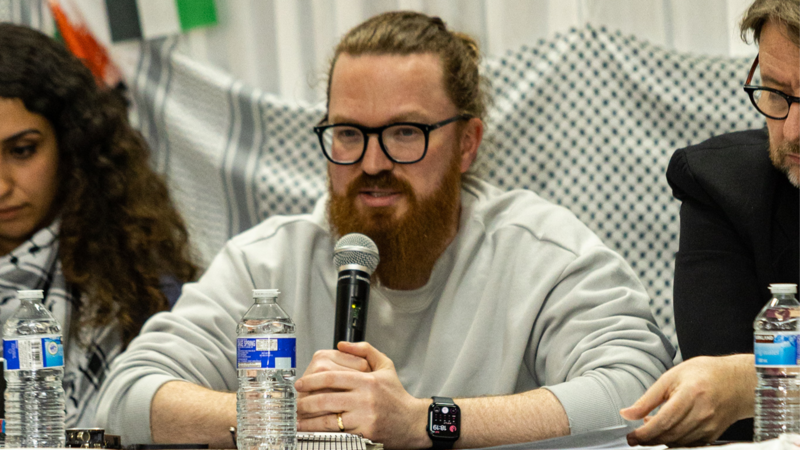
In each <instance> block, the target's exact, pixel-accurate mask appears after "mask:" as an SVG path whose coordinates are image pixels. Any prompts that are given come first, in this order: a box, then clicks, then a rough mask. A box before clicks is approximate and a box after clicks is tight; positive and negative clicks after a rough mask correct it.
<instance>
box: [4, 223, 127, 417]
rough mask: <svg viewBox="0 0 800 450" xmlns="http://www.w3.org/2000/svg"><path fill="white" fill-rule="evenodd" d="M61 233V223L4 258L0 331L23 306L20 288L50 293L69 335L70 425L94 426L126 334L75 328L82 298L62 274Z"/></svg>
mask: <svg viewBox="0 0 800 450" xmlns="http://www.w3.org/2000/svg"><path fill="white" fill-rule="evenodd" d="M58 229H59V222H58V221H56V222H54V223H53V224H51V225H50V226H49V227H46V228H43V229H41V230H39V231H38V232H37V233H36V234H34V235H33V237H31V238H30V239H29V240H27V241H25V242H24V243H23V244H22V245H20V246H19V247H17V248H16V249H14V250H13V251H12V252H11V253H9V254H7V255H5V256H2V257H0V327H2V326H3V325H4V324H5V322H6V320H8V318H9V317H11V315H12V314H13V313H14V311H16V309H17V307H18V306H19V300H17V298H16V293H17V291H18V290H23V289H41V290H43V291H44V296H45V297H44V305H45V307H47V309H48V310H50V312H51V313H52V314H53V316H54V317H55V318H56V320H58V322H59V323H60V324H61V329H62V334H63V338H62V340H63V342H64V356H65V358H64V392H65V394H66V409H67V411H66V426H67V428H70V427H81V428H85V427H93V426H96V424H94V423H93V421H94V413H95V410H96V408H97V393H98V391H99V390H100V386H101V385H102V383H103V380H104V379H105V376H106V372H107V371H108V367H109V365H110V364H111V361H112V360H113V359H114V358H115V357H116V356H117V355H118V354H119V353H120V351H121V350H122V336H121V334H120V332H119V329H118V327H117V324H116V322H112V323H111V324H109V325H108V326H106V327H103V328H100V329H88V330H86V329H84V330H71V329H70V325H71V324H72V322H73V320H74V319H75V318H73V317H72V314H73V311H74V309H73V307H74V306H76V305H78V303H77V302H80V301H81V295H80V292H78V291H77V289H75V287H74V286H71V285H69V284H68V283H67V281H66V280H65V279H64V274H63V273H62V271H61V261H60V260H59V259H58ZM76 331H77V332H76ZM81 342H84V343H86V345H82V344H81Z"/></svg>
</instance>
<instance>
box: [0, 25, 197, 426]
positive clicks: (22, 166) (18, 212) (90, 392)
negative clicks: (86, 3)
mask: <svg viewBox="0 0 800 450" xmlns="http://www.w3.org/2000/svg"><path fill="white" fill-rule="evenodd" d="M0 145H2V147H0V255H2V256H0V325H2V323H4V322H5V320H6V319H7V318H8V317H9V316H10V315H11V314H12V313H13V311H14V310H15V309H16V307H17V304H18V302H17V301H16V300H15V293H16V291H17V290H18V289H43V290H44V291H45V300H44V304H45V305H46V306H47V307H48V308H49V309H50V310H51V311H52V312H53V314H54V316H55V317H56V318H57V319H58V320H59V321H60V322H61V324H62V327H63V332H64V342H65V347H64V348H65V373H64V389H65V391H66V395H67V396H66V403H67V426H68V427H70V426H87V425H92V424H91V423H88V421H91V420H92V418H93V416H94V409H95V397H96V395H95V394H96V392H97V391H98V390H99V388H100V385H101V384H102V382H103V379H104V377H105V372H106V370H107V368H108V366H109V365H110V363H111V361H112V360H113V359H114V357H116V356H117V355H118V354H119V353H120V352H121V351H122V350H123V349H124V348H125V347H126V346H127V344H128V343H129V342H130V341H131V339H133V337H135V336H136V334H137V333H138V332H139V329H140V328H141V327H142V324H143V323H144V322H145V320H147V318H148V317H150V316H151V315H153V314H155V313H156V312H159V311H163V310H166V309H169V308H170V305H171V304H172V303H173V302H174V301H175V299H176V298H177V295H178V294H179V293H180V285H181V284H182V283H183V282H186V281H189V280H192V279H193V278H194V277H195V275H196V274H197V271H198V268H197V266H196V265H195V264H194V263H193V260H192V257H191V252H190V249H189V245H188V238H187V231H186V227H185V225H184V222H183V220H182V219H181V217H180V215H179V214H178V212H177V211H176V209H175V207H174V205H173V204H172V202H171V200H170V198H169V195H168V191H167V187H166V185H165V183H164V181H163V180H162V179H161V178H160V177H159V176H158V175H157V174H156V173H154V172H153V170H152V169H151V168H150V166H149V162H148V157H149V151H148V148H147V145H146V144H145V142H144V141H143V140H142V138H141V136H140V135H139V134H138V133H137V132H136V131H135V130H133V129H132V128H131V126H130V124H129V122H128V118H127V111H126V108H125V105H124V101H123V100H122V99H121V97H120V96H119V95H118V94H117V93H114V92H112V91H110V90H108V89H106V88H102V87H99V86H98V85H97V83H96V82H95V79H94V77H93V76H92V74H91V72H90V71H89V70H88V69H87V68H86V67H84V66H83V64H82V63H81V62H80V61H79V60H78V59H76V58H75V57H73V56H72V55H71V54H70V53H69V52H68V51H67V50H66V49H65V48H64V47H63V46H62V45H60V44H59V43H57V42H55V41H53V40H52V39H50V38H48V37H47V36H45V35H43V34H41V33H39V32H37V31H34V30H31V29H29V28H24V27H20V26H16V25H11V24H0Z"/></svg>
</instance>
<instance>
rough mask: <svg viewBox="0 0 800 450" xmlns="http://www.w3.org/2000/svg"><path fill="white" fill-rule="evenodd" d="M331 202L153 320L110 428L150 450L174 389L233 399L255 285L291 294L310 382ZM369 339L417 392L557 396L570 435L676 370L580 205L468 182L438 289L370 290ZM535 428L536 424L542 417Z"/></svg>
mask: <svg viewBox="0 0 800 450" xmlns="http://www.w3.org/2000/svg"><path fill="white" fill-rule="evenodd" d="M326 201H327V199H326V198H323V199H321V200H320V201H319V202H318V203H317V205H316V207H315V209H314V211H313V213H312V214H310V215H299V216H276V217H272V218H269V219H268V220H266V221H264V222H263V223H261V224H259V225H258V226H256V227H254V228H252V229H250V230H249V231H247V232H245V233H242V234H241V235H239V236H236V237H234V238H233V239H231V240H230V241H229V242H228V244H227V245H226V246H225V248H224V249H223V250H222V251H221V252H220V254H219V255H217V257H216V258H215V259H214V261H213V262H212V264H211V266H210V267H209V269H208V271H207V272H206V273H205V274H204V275H203V277H202V278H201V279H200V280H199V281H198V282H197V283H193V284H187V285H184V287H183V295H182V296H181V298H180V299H179V300H178V303H177V304H176V306H175V307H174V308H173V310H172V311H171V312H164V313H160V314H158V315H156V316H154V317H153V318H151V319H150V320H149V321H148V322H147V323H146V324H145V326H144V328H143V329H142V334H141V335H140V336H139V337H138V338H136V339H135V340H134V341H133V342H132V343H131V345H130V346H129V347H128V350H127V351H126V352H125V353H124V354H123V355H121V356H120V357H118V358H117V359H116V360H115V362H114V366H113V367H112V371H111V373H110V374H109V378H108V379H107V380H106V382H105V383H104V387H103V390H102V393H101V399H100V405H99V408H98V412H97V423H98V426H100V427H104V428H105V429H106V431H107V432H109V433H113V434H121V435H122V436H123V441H124V442H127V443H139V442H141V443H146V442H150V402H151V400H152V398H153V395H154V394H155V392H156V391H157V390H158V388H159V387H160V386H161V385H162V384H163V383H165V382H167V381H170V380H175V379H179V380H187V381H190V382H193V383H196V384H199V385H202V386H206V387H208V388H211V389H215V390H221V391H236V389H237V383H238V380H237V377H236V370H235V362H236V352H235V345H234V344H235V339H236V324H237V322H238V321H239V319H240V318H241V317H242V315H243V314H244V312H245V311H246V310H247V309H248V308H249V307H250V305H251V304H252V299H251V290H252V289H254V288H276V289H280V290H281V292H282V293H281V296H280V298H279V300H278V301H279V303H281V304H282V306H283V308H284V309H285V310H286V312H287V313H288V314H289V315H290V316H291V317H292V318H293V319H294V321H295V323H296V326H297V373H298V375H301V374H302V373H303V372H304V370H305V369H306V367H307V366H308V364H309V362H310V360H311V357H312V355H313V354H314V352H315V351H316V350H319V349H328V348H331V347H332V340H333V327H334V311H335V303H336V293H335V288H336V279H337V276H336V275H337V273H336V268H335V267H334V265H333V262H332V261H333V254H332V250H333V246H334V244H335V242H334V238H333V237H332V236H331V234H330V232H329V229H328V226H327V222H326V219H325V212H326ZM367 323H368V325H367V332H366V338H367V341H368V342H370V343H371V344H372V345H374V346H375V347H376V348H377V349H378V350H380V351H382V352H383V353H385V354H386V355H387V356H389V358H391V359H392V361H393V362H394V364H395V366H396V368H397V371H398V375H399V377H400V381H401V382H402V383H403V386H404V387H405V389H406V390H407V391H408V392H409V393H410V394H412V395H414V396H416V397H419V398H424V397H430V396H432V395H442V396H449V397H474V396H483V395H500V394H511V393H517V392H524V391H527V390H531V389H536V388H539V387H546V388H547V389H549V390H550V391H551V392H553V394H555V395H556V397H557V398H558V399H559V401H560V402H561V404H562V406H563V407H564V409H565V410H566V413H567V416H568V418H569V424H570V430H571V433H573V434H576V433H580V432H585V431H588V430H593V429H597V428H601V427H606V426H612V425H618V424H622V423H624V421H623V419H622V418H621V417H620V416H619V412H618V411H619V409H621V408H623V407H626V406H629V405H631V404H632V403H633V402H634V401H635V400H636V399H637V398H638V397H639V396H640V395H642V394H643V393H644V392H645V390H646V389H647V387H649V386H650V384H652V383H653V381H654V380H655V379H657V378H658V376H659V375H661V374H662V373H663V372H664V371H665V370H667V369H668V368H670V367H671V366H672V355H673V352H674V350H673V349H672V347H671V346H670V344H669V341H668V340H667V338H666V337H665V336H664V335H663V334H662V333H661V332H660V331H659V329H658V327H657V325H656V323H655V320H654V319H653V317H652V315H651V313H650V310H649V307H648V297H647V294H646V293H645V290H644V288H643V286H642V284H641V283H640V282H639V280H638V279H637V278H636V276H635V275H634V273H633V271H632V270H631V268H630V267H629V266H628V264H627V263H626V262H625V261H624V260H623V259H622V258H621V257H620V256H619V255H618V254H616V253H614V252H613V251H611V250H610V249H609V248H608V247H606V246H605V245H603V243H602V242H601V241H600V239H599V238H598V237H597V236H595V235H594V233H592V232H591V231H590V230H589V229H588V228H586V226H585V225H583V224H582V223H581V222H580V221H579V220H578V219H577V218H576V217H575V216H574V215H573V214H572V213H570V212H569V211H568V210H567V209H565V208H562V207H559V206H556V205H553V204H551V203H549V202H546V201H544V200H542V199H541V198H540V197H538V196H537V195H536V194H534V193H533V192H530V191H522V190H515V191H511V192H503V191H501V190H499V189H497V188H495V187H493V186H491V185H489V184H487V183H485V182H483V181H480V180H477V179H474V178H467V179H466V180H465V182H464V184H463V188H462V211H461V219H460V225H459V231H458V234H457V236H456V238H455V239H454V241H453V242H452V243H451V244H450V246H449V247H448V248H447V250H446V251H445V253H444V254H443V255H442V257H441V258H440V259H439V261H438V262H437V263H436V266H435V267H434V270H433V274H432V275H431V278H430V280H429V282H428V283H427V285H425V286H424V287H422V288H420V289H417V290H414V291H392V290H388V289H386V288H382V287H380V286H373V288H372V292H371V296H370V305H369V315H368V321H367ZM531 420H536V419H535V418H532V419H531Z"/></svg>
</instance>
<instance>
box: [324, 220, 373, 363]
mask: <svg viewBox="0 0 800 450" xmlns="http://www.w3.org/2000/svg"><path fill="white" fill-rule="evenodd" d="M333 262H334V264H336V267H337V269H338V271H339V277H338V282H337V284H336V322H335V325H334V331H333V348H334V349H336V344H338V343H339V342H340V341H347V342H361V341H363V340H364V333H365V332H366V328H367V306H368V304H369V284H370V283H369V278H370V276H372V273H373V272H374V271H375V269H376V268H377V267H378V262H380V258H379V257H378V247H377V246H376V245H375V243H374V242H372V239H370V238H368V237H367V236H364V235H363V234H359V233H350V234H348V235H345V236H343V237H342V238H341V239H339V242H337V243H336V247H335V248H334V250H333Z"/></svg>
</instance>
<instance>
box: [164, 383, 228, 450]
mask: <svg viewBox="0 0 800 450" xmlns="http://www.w3.org/2000/svg"><path fill="white" fill-rule="evenodd" d="M232 426H236V394H234V393H230V392H218V391H212V390H211V389H208V388H204V387H202V386H198V385H196V384H192V383H189V382H186V381H170V382H168V383H164V385H163V386H161V388H159V390H158V391H157V392H156V395H155V396H153V401H152V403H151V405H150V432H151V433H152V436H153V442H157V443H162V444H165V443H200V444H206V443H207V444H208V445H209V448H233V439H232V438H231V434H230V427H232Z"/></svg>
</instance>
